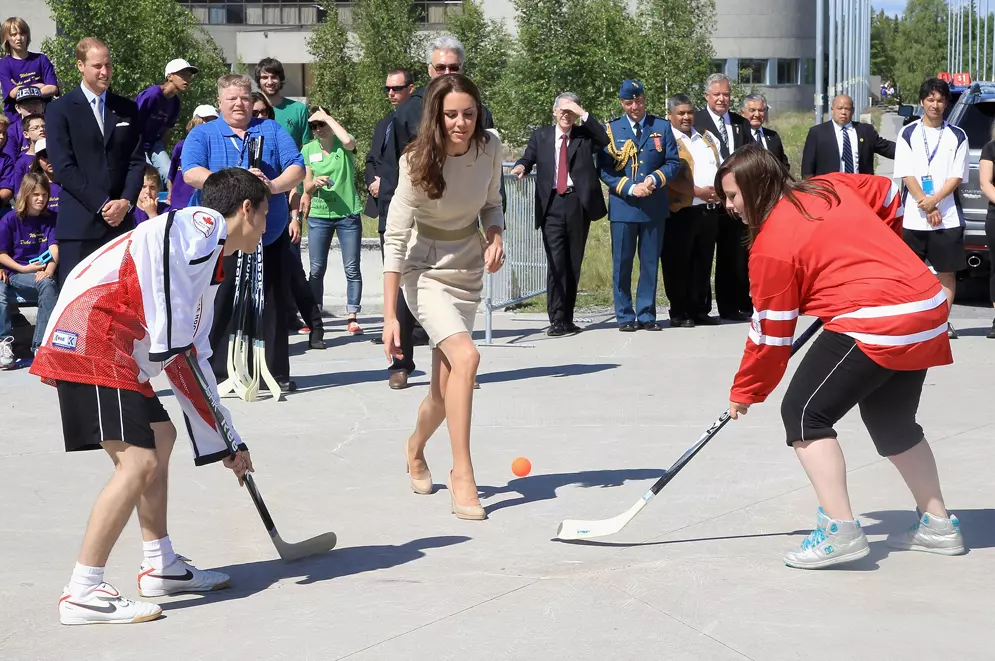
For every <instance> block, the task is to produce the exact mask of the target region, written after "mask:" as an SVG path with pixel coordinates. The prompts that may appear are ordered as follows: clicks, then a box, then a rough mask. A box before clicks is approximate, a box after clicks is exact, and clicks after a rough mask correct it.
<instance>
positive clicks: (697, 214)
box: [660, 204, 719, 321]
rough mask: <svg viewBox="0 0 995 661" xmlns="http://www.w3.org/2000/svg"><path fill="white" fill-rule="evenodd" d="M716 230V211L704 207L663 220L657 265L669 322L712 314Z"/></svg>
mask: <svg viewBox="0 0 995 661" xmlns="http://www.w3.org/2000/svg"><path fill="white" fill-rule="evenodd" d="M718 228H719V210H718V209H709V208H708V206H707V205H704V204H699V205H695V206H690V207H685V208H683V209H681V210H680V211H676V212H674V213H672V214H671V215H670V217H668V218H667V223H666V224H665V226H664V230H663V237H664V238H663V252H662V253H661V255H660V262H661V266H662V267H663V287H664V290H665V291H666V292H667V299H668V300H669V301H670V319H671V320H672V321H681V320H683V319H696V318H698V317H705V316H708V314H709V313H710V312H711V311H712V255H713V254H714V252H715V237H716V234H718ZM716 289H717V287H716Z"/></svg>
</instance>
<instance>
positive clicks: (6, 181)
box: [0, 114, 14, 214]
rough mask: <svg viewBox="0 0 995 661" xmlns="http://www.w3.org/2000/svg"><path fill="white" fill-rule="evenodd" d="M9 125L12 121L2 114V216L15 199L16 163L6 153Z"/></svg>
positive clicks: (0, 181) (0, 201)
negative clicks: (14, 179) (13, 178)
mask: <svg viewBox="0 0 995 661" xmlns="http://www.w3.org/2000/svg"><path fill="white" fill-rule="evenodd" d="M9 124H10V120H9V119H7V116H6V115H4V114H0V214H2V213H3V210H4V209H6V208H7V207H8V205H9V204H10V202H11V201H12V200H13V199H14V182H13V181H12V179H11V177H12V176H13V174H14V161H13V159H12V158H11V157H10V156H8V155H7V153H6V152H5V151H4V147H5V146H6V144H7V128H8V125H9Z"/></svg>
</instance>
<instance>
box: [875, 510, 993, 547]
mask: <svg viewBox="0 0 995 661" xmlns="http://www.w3.org/2000/svg"><path fill="white" fill-rule="evenodd" d="M950 511H951V512H952V513H953V514H955V515H956V516H957V518H958V519H959V520H960V529H961V532H962V533H963V534H964V545H965V546H966V547H967V550H968V552H970V551H971V550H972V549H990V548H995V509H980V510H962V509H957V508H953V509H951V510H950ZM860 519H861V526H862V527H863V529H864V532H865V533H866V534H868V535H895V534H898V533H901V532H905V531H906V530H907V529H908V528H909V526H911V525H913V524H914V523H915V522H916V513H915V510H884V511H881V512H866V513H864V514H862V515H861V516H860ZM864 519H874V520H875V521H877V522H878V523H872V524H870V525H866V524H865V521H864ZM872 554H873V551H872Z"/></svg>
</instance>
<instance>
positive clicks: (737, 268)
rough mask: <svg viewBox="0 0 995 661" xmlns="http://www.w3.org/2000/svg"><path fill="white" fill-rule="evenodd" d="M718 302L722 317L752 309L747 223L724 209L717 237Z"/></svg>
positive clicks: (719, 221) (751, 310)
mask: <svg viewBox="0 0 995 661" xmlns="http://www.w3.org/2000/svg"><path fill="white" fill-rule="evenodd" d="M715 302H716V304H717V305H718V308H719V316H720V317H732V316H734V315H735V314H736V313H737V312H745V313H748V314H752V312H753V302H752V300H751V299H750V275H749V251H748V249H747V247H746V225H744V224H743V222H742V221H741V220H739V219H738V218H733V217H732V216H730V215H729V214H727V213H725V212H724V211H722V212H720V213H719V220H718V234H717V235H716V237H715Z"/></svg>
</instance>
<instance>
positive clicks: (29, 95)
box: [14, 87, 43, 103]
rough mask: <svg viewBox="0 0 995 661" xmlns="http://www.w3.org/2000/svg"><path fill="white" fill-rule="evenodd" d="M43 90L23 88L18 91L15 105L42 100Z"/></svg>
mask: <svg viewBox="0 0 995 661" xmlns="http://www.w3.org/2000/svg"><path fill="white" fill-rule="evenodd" d="M42 98H43V97H42V93H41V90H40V89H38V88H37V87H22V88H21V89H19V90H17V95H16V96H15V97H14V103H20V102H21V101H34V100H35V99H37V100H39V101H41V100H42Z"/></svg>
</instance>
